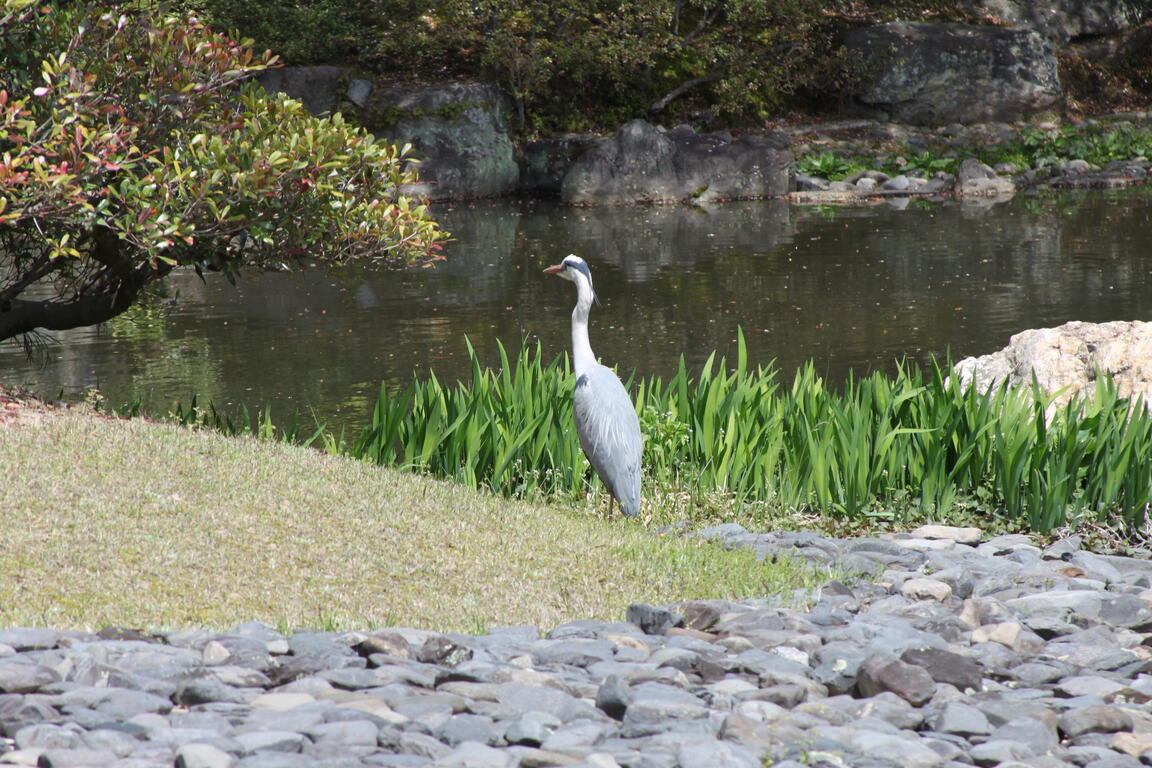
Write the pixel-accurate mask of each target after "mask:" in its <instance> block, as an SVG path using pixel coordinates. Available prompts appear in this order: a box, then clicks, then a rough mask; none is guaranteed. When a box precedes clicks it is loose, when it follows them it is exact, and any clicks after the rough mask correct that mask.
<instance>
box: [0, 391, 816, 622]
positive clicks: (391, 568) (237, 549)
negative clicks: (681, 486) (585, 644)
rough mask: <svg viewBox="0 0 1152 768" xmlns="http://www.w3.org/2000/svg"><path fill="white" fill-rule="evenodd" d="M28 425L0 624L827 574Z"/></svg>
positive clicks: (508, 597)
mask: <svg viewBox="0 0 1152 768" xmlns="http://www.w3.org/2000/svg"><path fill="white" fill-rule="evenodd" d="M22 413H23V415H22V416H20V417H17V418H11V416H10V415H9V416H8V417H7V418H5V417H4V416H5V414H0V467H3V468H4V482H3V483H0V509H2V510H4V512H3V516H2V517H0V525H2V526H3V532H4V535H3V536H0V626H3V625H51V626H56V627H99V626H103V625H108V624H114V625H120V626H132V627H149V628H157V627H176V626H189V625H194V626H207V627H215V628H225V627H228V626H230V625H233V624H235V623H236V622H240V621H246V620H250V619H259V620H263V621H266V622H269V623H271V624H273V625H278V626H282V627H285V628H294V627H300V626H311V627H322V628H347V627H358V628H366V627H372V626H385V625H414V626H420V627H426V628H435V629H454V630H462V631H469V632H476V631H482V630H483V629H484V628H485V627H489V626H496V625H504V624H522V623H528V624H535V625H537V626H541V627H544V628H549V627H551V626H554V625H556V624H558V623H561V622H563V621H566V620H571V619H577V618H601V619H608V620H617V619H620V618H622V617H623V612H624V609H625V607H626V606H627V605H628V603H630V602H633V601H637V600H639V601H647V602H654V603H663V602H671V601H674V600H679V599H686V598H693V597H747V596H764V595H766V594H769V593H779V592H783V591H786V590H789V589H792V588H796V587H803V586H812V585H814V584H816V583H818V582H819V581H820V580H821V579H820V577H819V576H818V575H815V574H812V573H805V572H803V571H801V570H800V569H799V568H798V567H797V566H795V565H794V564H791V563H779V564H772V565H761V564H757V563H756V562H755V561H754V560H753V558H752V557H751V556H749V555H748V554H746V553H733V552H725V551H722V550H720V549H719V548H717V547H715V546H712V545H706V544H702V543H699V542H693V541H689V540H677V539H666V538H661V537H657V536H655V535H653V533H652V532H651V531H649V530H645V529H644V528H641V527H638V526H636V525H635V524H631V523H629V522H626V521H623V520H618V519H617V520H602V519H600V518H598V517H597V516H596V515H594V514H587V513H581V512H579V511H573V510H570V509H569V510H565V509H562V508H558V507H555V506H553V507H549V506H544V505H540V504H532V503H527V502H520V501H510V500H508V499H504V498H498V497H496V496H493V495H491V494H489V493H485V492H481V491H476V490H473V489H470V488H465V487H463V486H460V485H456V484H452V483H448V482H444V481H439V480H434V479H431V478H428V477H425V476H420V475H415V474H411V473H405V472H400V471H397V470H394V469H386V468H381V467H378V466H376V465H373V464H370V463H367V462H362V461H355V460H352V459H348V458H344V457H338V456H329V455H324V454H321V453H318V452H316V451H314V450H311V449H307V448H301V447H297V446H291V445H285V444H282V443H277V442H272V441H263V440H255V439H251V438H236V437H225V436H223V435H221V434H217V433H213V432H205V431H194V430H189V429H183V428H179V427H175V426H170V425H160V424H155V423H149V422H146V421H143V420H139V419H134V420H128V421H124V420H118V419H109V418H103V417H100V416H97V415H94V414H91V413H86V412H79V411H67V412H45V411H43V410H35V409H29V410H25V411H23V412H22Z"/></svg>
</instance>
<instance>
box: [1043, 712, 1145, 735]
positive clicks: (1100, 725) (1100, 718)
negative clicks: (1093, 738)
mask: <svg viewBox="0 0 1152 768" xmlns="http://www.w3.org/2000/svg"><path fill="white" fill-rule="evenodd" d="M1132 727H1133V722H1132V716H1131V715H1130V714H1128V712H1126V711H1125V710H1124V709H1123V708H1121V707H1114V706H1103V707H1084V708H1082V709H1072V710H1069V711H1067V712H1065V713H1064V714H1063V715H1061V716H1060V722H1059V728H1060V732H1061V733H1062V734H1064V736H1065V738H1069V739H1074V738H1076V737H1077V736H1079V735H1081V734H1083V733H1115V732H1117V731H1131V730H1132Z"/></svg>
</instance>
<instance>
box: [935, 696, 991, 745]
mask: <svg viewBox="0 0 1152 768" xmlns="http://www.w3.org/2000/svg"><path fill="white" fill-rule="evenodd" d="M930 724H931V726H932V729H933V730H936V731H940V732H941V733H954V734H956V735H958V736H964V737H965V738H967V737H968V736H976V735H982V734H987V733H990V732H991V731H992V727H991V726H990V725H989V724H988V718H987V717H986V716H985V715H984V713H983V712H981V711H980V710H978V709H976V708H975V707H973V706H971V705H969V704H965V703H963V702H960V701H952V702H949V703H947V704H945V705H944V708H943V709H941V710H940V712H939V713H938V714H937V715H936V716H935V717H933V718H932V719H931V721H930Z"/></svg>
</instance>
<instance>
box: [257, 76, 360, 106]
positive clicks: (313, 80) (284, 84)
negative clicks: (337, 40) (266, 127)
mask: <svg viewBox="0 0 1152 768" xmlns="http://www.w3.org/2000/svg"><path fill="white" fill-rule="evenodd" d="M256 79H257V81H259V83H260V84H261V85H262V86H264V89H265V90H266V91H268V92H269V93H281V92H282V93H285V94H287V95H288V96H290V97H291V98H293V99H298V100H299V101H300V102H301V103H303V105H304V108H305V109H306V110H308V111H309V112H311V113H312V114H313V115H323V114H327V113H328V112H331V111H332V110H333V109H335V107H336V94H337V93H338V92H339V90H340V86H341V84H342V83H343V82H344V81H345V80H346V79H347V76H346V75H345V74H344V70H342V69H340V67H332V66H316V67H280V68H277V69H268V70H265V71H264V72H262V73H261V74H260V75H259V76H258V77H257V78H256Z"/></svg>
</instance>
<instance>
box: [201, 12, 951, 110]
mask: <svg viewBox="0 0 1152 768" xmlns="http://www.w3.org/2000/svg"><path fill="white" fill-rule="evenodd" d="M186 4H187V5H189V6H191V7H194V8H196V9H198V10H200V11H202V12H203V14H204V16H205V18H207V19H208V20H209V21H210V22H211V23H212V24H214V25H215V26H218V27H220V28H223V29H240V30H242V31H243V32H244V33H245V34H248V35H252V36H254V37H255V38H256V39H257V41H258V42H259V44H260V45H261V46H267V47H269V48H271V49H273V50H275V51H277V52H279V53H282V54H283V55H284V56H285V57H286V59H287V60H288V61H289V63H292V64H330V63H342V64H345V65H348V66H352V67H356V68H359V69H361V70H366V71H373V72H377V73H380V74H382V75H385V76H389V77H401V78H403V77H407V78H416V79H420V80H426V79H428V78H434V79H449V78H453V77H460V76H465V77H481V78H484V79H488V80H491V81H494V82H497V83H499V84H500V85H501V87H503V89H504V90H505V91H506V92H507V93H508V94H509V95H510V96H511V97H512V98H513V99H514V101H515V103H516V106H517V110H518V116H519V120H520V127H521V128H523V129H525V130H527V131H539V130H557V129H563V130H584V129H590V128H602V127H605V126H614V125H617V124H619V123H620V122H621V121H623V120H626V119H630V118H633V117H644V116H648V117H651V116H656V117H658V118H659V119H661V120H666V121H669V120H682V119H691V120H696V121H699V120H705V121H715V122H735V121H745V122H746V121H759V120H764V119H765V118H767V117H770V116H772V115H775V114H778V113H779V112H780V111H781V110H782V109H784V108H785V107H786V106H787V105H788V104H790V103H791V102H792V101H794V96H795V95H796V94H798V93H801V92H812V93H820V94H822V95H823V96H825V97H826V95H827V94H828V93H829V92H831V91H834V90H835V89H836V88H837V87H838V86H839V85H840V84H842V83H843V82H845V80H846V79H847V78H848V77H849V70H850V62H847V61H846V60H845V59H844V58H843V56H842V55H841V54H839V53H838V51H837V49H838V44H837V39H838V35H839V33H840V32H842V31H843V30H844V29H846V28H847V27H848V26H851V25H853V24H860V23H870V22H880V21H888V20H892V19H895V18H901V17H904V16H906V15H907V14H909V13H914V14H915V15H917V17H919V18H938V17H941V16H942V14H944V15H947V13H949V11H946V10H944V9H945V8H946V7H947V6H948V4H947V3H941V2H933V0H886V1H885V2H879V3H872V4H869V5H868V7H867V8H861V7H860V5H859V4H858V3H855V2H851V0H843V1H842V2H834V3H826V2H818V1H817V0H718V1H717V0H627V1H626V2H610V1H609V0H543V1H542V2H541V1H540V0H532V1H530V0H476V2H470V3H456V2H446V1H445V0H380V1H379V2H376V3H372V4H365V3H357V2H354V1H353V0H326V2H321V3H308V4H296V5H293V4H285V3H283V2H280V0H186ZM950 13H951V14H952V15H955V11H950ZM301 29H307V30H308V34H307V35H302V34H300V30H301Z"/></svg>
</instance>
